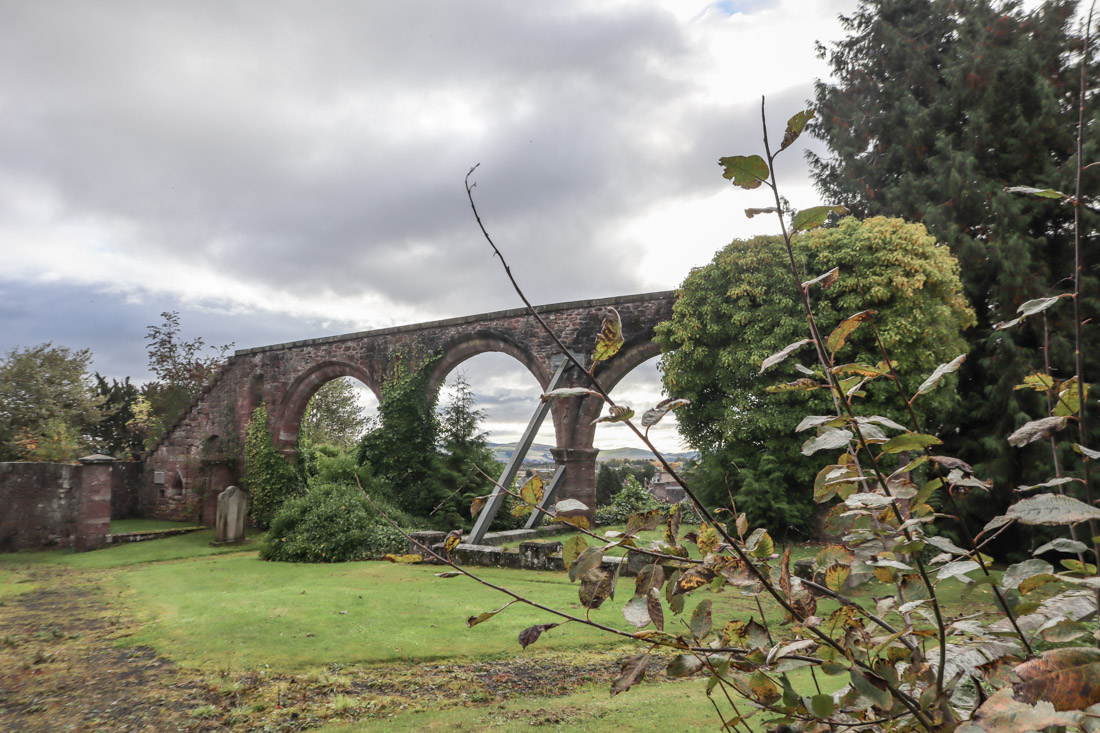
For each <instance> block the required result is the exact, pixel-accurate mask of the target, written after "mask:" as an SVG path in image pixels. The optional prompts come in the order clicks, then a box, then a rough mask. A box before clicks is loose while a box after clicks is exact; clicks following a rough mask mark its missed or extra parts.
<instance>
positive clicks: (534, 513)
mask: <svg viewBox="0 0 1100 733" xmlns="http://www.w3.org/2000/svg"><path fill="white" fill-rule="evenodd" d="M563 476H565V466H558V468H557V470H555V471H554V477H553V478H551V479H550V484H549V485H548V486H547V487H546V490H545V491H543V492H542V501H541V502H539V509H549V508H550V507H552V506H554V497H555V496H556V495H557V493H558V487H559V486H561V484H562V477H563ZM545 517H546V514H544V513H543V512H540V511H539V510H538V509H532V510H531V516H530V517H528V518H527V524H525V525H523V528H524V529H534V528H535V527H538V526H539V525H540V524H542V520H543V519H544V518H545Z"/></svg>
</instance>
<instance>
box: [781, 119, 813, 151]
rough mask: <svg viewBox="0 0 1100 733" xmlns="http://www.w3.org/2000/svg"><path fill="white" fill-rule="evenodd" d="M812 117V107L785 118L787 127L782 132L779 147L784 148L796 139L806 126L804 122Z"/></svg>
mask: <svg viewBox="0 0 1100 733" xmlns="http://www.w3.org/2000/svg"><path fill="white" fill-rule="evenodd" d="M813 117H814V111H813V110H812V109H804V110H802V111H801V112H799V113H798V114H796V115H794V116H793V117H791V118H790V119H789V120H787V129H786V130H785V131H784V132H783V142H782V143H780V145H779V149H780V150H786V149H787V148H788V147H790V146H791V144H792V143H793V142H794V141H795V140H797V139H798V136H799V135H801V134H802V130H803V129H804V128H805V127H806V123H807V122H809V121H810V120H811V119H813Z"/></svg>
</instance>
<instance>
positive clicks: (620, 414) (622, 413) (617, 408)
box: [592, 405, 634, 425]
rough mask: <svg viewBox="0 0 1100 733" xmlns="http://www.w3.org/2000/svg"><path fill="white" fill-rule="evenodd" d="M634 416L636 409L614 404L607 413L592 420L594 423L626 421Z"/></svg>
mask: <svg viewBox="0 0 1100 733" xmlns="http://www.w3.org/2000/svg"><path fill="white" fill-rule="evenodd" d="M632 417H634V409H633V408H631V407H627V406H626V405H612V406H611V408H610V409H609V410H608V411H607V414H606V415H604V416H603V417H601V418H597V419H596V420H593V421H592V424H593V425H595V424H596V423H601V422H626V421H627V420H629V419H630V418H632Z"/></svg>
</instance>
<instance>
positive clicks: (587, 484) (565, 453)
mask: <svg viewBox="0 0 1100 733" xmlns="http://www.w3.org/2000/svg"><path fill="white" fill-rule="evenodd" d="M599 452H600V449H599V448H551V449H550V453H551V455H553V456H554V460H555V461H556V462H557V464H558V465H559V466H565V485H564V486H562V487H561V488H560V489H558V495H557V501H562V500H564V499H576V500H577V501H579V502H581V503H582V504H584V505H585V506H587V507H588V511H587V512H586V513H585V514H586V516H587V517H588V520H589V521H592V518H593V516H594V515H595V513H596V456H597V455H599Z"/></svg>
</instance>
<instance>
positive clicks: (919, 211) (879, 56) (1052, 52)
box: [809, 0, 1100, 508]
mask: <svg viewBox="0 0 1100 733" xmlns="http://www.w3.org/2000/svg"><path fill="white" fill-rule="evenodd" d="M1076 8H1077V3H1076V2H1070V1H1067V0H1054V1H1052V2H1046V3H1043V4H1042V5H1040V6H1039V7H1037V8H1036V9H1035V10H1033V11H1030V12H1025V11H1024V10H1023V9H1022V8H1021V7H1020V5H1019V3H1014V2H1013V3H1003V4H1002V3H993V2H991V0H976V1H975V2H967V3H959V2H954V1H953V0H865V1H864V2H862V3H861V4H860V6H859V9H858V10H857V11H856V12H855V13H854V14H853V15H852V16H850V17H848V18H847V19H846V20H845V25H846V28H847V31H848V36H847V38H845V39H844V40H842V41H840V42H838V43H837V44H835V45H833V46H832V47H831V48H829V49H825V48H821V49H820V53H821V55H822V56H823V57H825V58H827V59H828V61H829V63H830V65H831V66H832V69H833V75H832V78H833V79H834V80H835V81H832V82H819V83H818V84H817V85H816V93H815V97H816V100H815V102H816V103H815V107H816V110H817V117H816V119H815V120H814V121H813V122H812V123H811V125H810V128H809V129H810V130H811V131H812V133H813V134H814V135H815V136H816V137H817V138H819V139H820V140H822V141H824V142H825V144H826V145H827V146H828V153H827V154H826V155H822V156H818V155H814V154H812V153H811V154H810V155H809V159H810V163H811V166H812V169H813V175H814V178H815V180H816V183H817V185H818V187H819V188H820V189H821V191H822V193H823V194H824V197H825V198H826V199H827V200H829V201H830V202H834V203H838V204H844V205H846V206H847V207H848V208H849V209H851V210H852V211H853V212H854V213H856V215H857V216H861V217H864V216H872V215H887V216H900V217H903V218H905V219H908V220H911V221H919V222H922V223H923V224H924V225H925V226H926V227H927V229H928V230H929V232H931V233H932V234H933V235H934V236H935V237H936V238H937V240H939V241H940V242H942V243H944V244H946V245H948V246H949V247H950V248H951V251H952V252H953V253H954V254H955V255H956V256H957V257H958V258H959V260H960V262H961V265H962V271H961V272H962V278H963V283H964V286H965V292H966V294H967V296H968V297H969V299H970V301H971V302H972V303H973V304H974V306H975V309H976V312H977V320H978V323H977V328H976V329H974V330H973V331H972V332H971V334H970V337H969V340H970V344H971V355H970V358H969V359H968V361H967V363H966V364H964V365H963V368H962V370H961V372H960V382H961V384H960V392H961V394H962V399H961V400H960V401H959V403H958V404H957V406H956V410H955V412H954V414H953V416H952V417H951V418H950V422H951V423H952V424H953V426H955V427H957V428H958V431H957V433H958V435H960V436H961V437H960V439H959V445H958V446H950V445H949V446H948V448H946V449H945V450H948V451H952V450H954V451H957V452H958V453H959V455H960V457H962V458H964V459H966V460H968V461H969V462H971V463H972V464H974V465H975V467H976V468H977V469H978V470H979V472H981V473H983V474H984V475H987V476H991V477H994V478H995V483H996V485H997V486H1000V487H1001V488H1002V489H1004V490H1008V489H1011V488H1012V487H1014V486H1016V485H1018V484H1033V483H1037V482H1039V481H1043V480H1046V479H1047V478H1049V476H1050V475H1051V473H1052V469H1051V466H1050V460H1049V455H1046V454H1044V452H1043V451H1041V450H1039V449H1038V448H1036V450H1035V451H1016V450H1014V449H1011V448H1010V447H1009V446H1008V444H1007V443H1005V441H1004V440H1003V436H1005V435H1008V434H1009V433H1011V432H1012V431H1013V430H1014V429H1015V428H1017V427H1019V426H1020V425H1021V424H1023V423H1024V422H1026V421H1027V420H1028V419H1029V418H1028V416H1029V415H1034V414H1036V413H1037V412H1038V411H1041V410H1042V409H1044V405H1043V403H1042V397H1041V395H1039V394H1037V393H1035V392H1031V391H1027V390H1025V391H1014V390H1013V386H1014V385H1016V384H1017V383H1019V382H1020V381H1022V378H1023V377H1024V376H1025V375H1026V374H1028V373H1031V372H1034V371H1038V370H1040V369H1041V367H1042V358H1041V356H1040V355H1039V354H1038V353H1037V347H1038V346H1039V345H1040V344H1041V343H1042V339H1043V321H1042V320H1041V319H1032V323H1029V324H1026V327H1025V328H1022V329H1013V330H1012V331H1011V332H1006V331H997V330H994V329H993V326H994V325H995V324H996V323H998V322H1000V321H1007V320H1009V319H1011V318H1013V317H1014V315H1015V311H1016V308H1017V307H1018V306H1019V305H1020V304H1021V303H1023V302H1025V301H1027V300H1029V299H1032V298H1036V297H1043V296H1047V295H1051V294H1053V293H1054V292H1059V291H1061V290H1064V288H1062V286H1061V285H1059V284H1058V283H1059V281H1062V280H1063V278H1067V277H1068V276H1070V275H1072V273H1073V269H1074V266H1073V259H1072V258H1073V248H1072V246H1071V243H1072V242H1071V240H1072V227H1073V213H1072V210H1071V208H1070V207H1068V206H1064V207H1059V206H1056V205H1052V204H1050V203H1049V202H1044V201H1041V200H1036V199H1034V198H1029V197H1023V196H1015V195H1013V194H1011V193H1008V192H1006V191H1005V190H1004V188H1005V187H1006V186H1011V185H1021V184H1024V185H1031V186H1038V187H1040V188H1047V187H1050V188H1055V189H1058V190H1062V191H1071V192H1072V191H1073V190H1074V176H1075V173H1076V161H1075V129H1076V122H1077V107H1078V105H1077V100H1078V95H1079V90H1078V83H1077V82H1078V74H1079V70H1078V66H1077V65H1078V63H1079V59H1080V53H1079V48H1080V39H1079V38H1078V37H1076V36H1075V34H1074V33H1073V32H1072V31H1071V27H1070V26H1071V23H1072V22H1073V18H1074V11H1075V9H1076ZM1092 65H1093V69H1092V70H1091V72H1090V74H1089V76H1090V77H1091V78H1096V72H1097V68H1096V62H1095V61H1093V62H1092ZM1087 99H1088V102H1087V106H1088V110H1087V113H1086V117H1085V119H1086V120H1088V119H1096V117H1097V112H1098V111H1100V109H1098V106H1097V105H1098V99H1100V98H1098V97H1097V96H1096V95H1095V94H1093V95H1092V96H1091V97H1089V98H1087ZM1091 138H1092V139H1091V140H1088V136H1086V148H1085V153H1084V157H1083V159H1084V160H1085V161H1086V162H1088V161H1094V160H1096V159H1097V158H1098V154H1100V147H1098V145H1100V140H1098V139H1097V138H1096V136H1095V135H1092V136H1091ZM1085 176H1086V180H1085V190H1086V191H1089V190H1091V191H1095V190H1097V183H1098V181H1100V171H1098V170H1097V169H1092V170H1091V171H1086V172H1085ZM1085 215H1086V216H1085V222H1084V224H1085V231H1090V230H1092V231H1095V230H1096V227H1097V226H1098V225H1100V217H1098V216H1097V215H1096V214H1095V213H1089V212H1088V211H1087V209H1086V210H1085ZM1098 250H1100V245H1098V242H1097V240H1096V238H1095V237H1093V238H1092V241H1091V243H1088V244H1087V247H1086V252H1085V253H1084V259H1085V261H1086V262H1090V261H1092V262H1094V261H1096V259H1097V255H1098V254H1100V251H1098ZM1050 288H1054V290H1053V291H1052V290H1051V289H1050ZM1082 302H1083V304H1087V308H1086V312H1089V313H1092V314H1095V313H1096V309H1097V305H1098V300H1097V283H1096V278H1095V270H1090V271H1088V272H1086V273H1085V281H1084V283H1083V299H1082ZM1069 311H1070V309H1069V308H1063V309H1061V310H1059V311H1052V312H1051V314H1050V315H1051V319H1052V321H1051V333H1052V334H1053V336H1052V349H1053V354H1054V359H1053V361H1054V367H1055V369H1056V370H1059V369H1061V370H1063V372H1064V373H1067V374H1068V373H1071V371H1072V367H1071V365H1072V353H1073V352H1072V348H1071V346H1070V345H1069V343H1068V342H1067V341H1066V340H1065V339H1064V338H1062V334H1070V333H1072V332H1073V328H1072V318H1071V317H1070V315H1069ZM1094 332H1095V329H1091V332H1090V333H1089V334H1088V341H1087V343H1086V346H1087V351H1091V352H1093V353H1095V351H1096V349H1097V348H1100V341H1098V340H1097V336H1096V334H1095V333H1094ZM951 432H952V433H955V432H956V431H951ZM1048 453H1049V452H1048ZM1002 499H1003V500H1004V501H1007V499H1008V497H1007V495H1004V496H1002ZM991 508H992V507H991Z"/></svg>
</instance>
